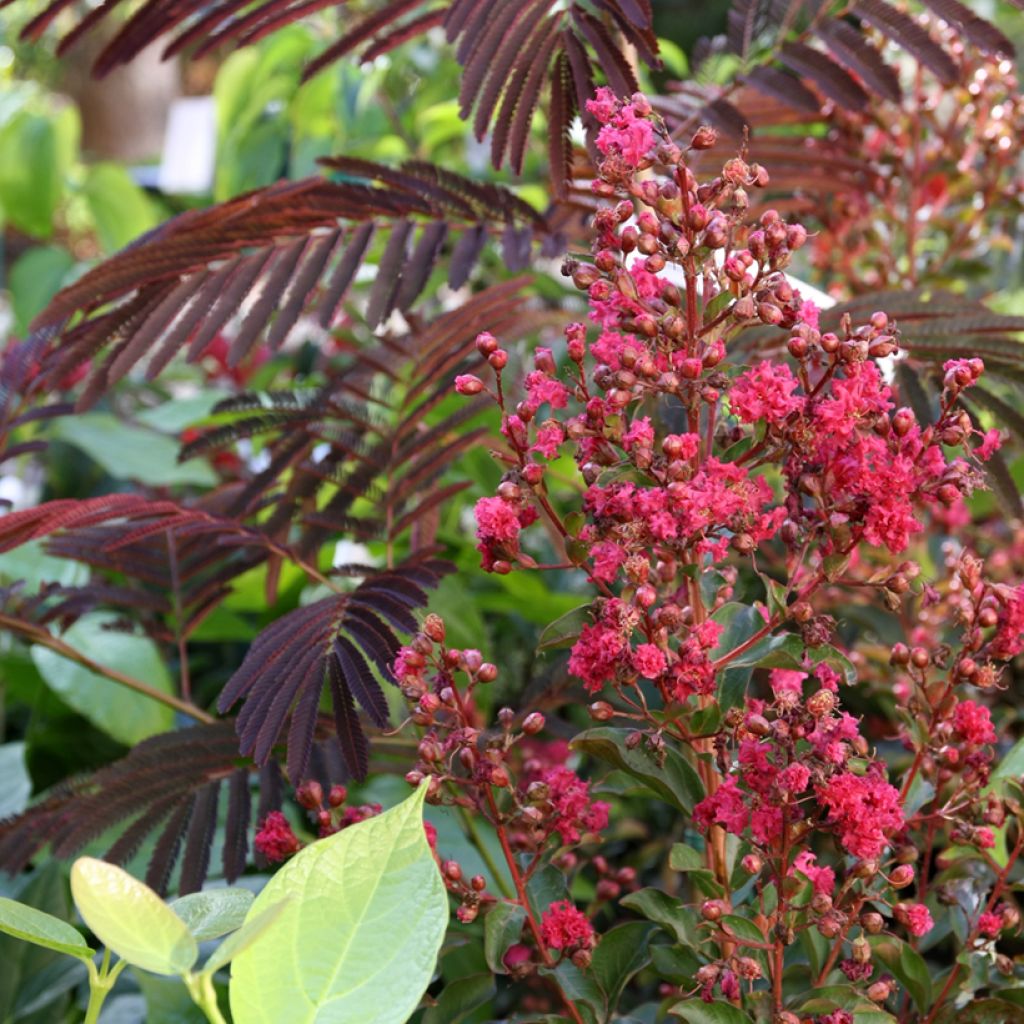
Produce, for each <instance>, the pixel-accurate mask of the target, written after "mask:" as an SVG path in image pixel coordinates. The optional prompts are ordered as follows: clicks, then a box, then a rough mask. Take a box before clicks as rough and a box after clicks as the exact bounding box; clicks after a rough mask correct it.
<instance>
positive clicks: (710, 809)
mask: <svg viewBox="0 0 1024 1024" xmlns="http://www.w3.org/2000/svg"><path fill="white" fill-rule="evenodd" d="M693 821H694V824H695V825H696V826H697V827H698V828H699V829H701V830H702V831H705V832H706V831H707V830H708V828H709V827H710V826H711V825H721V826H722V828H724V829H725V830H726V832H731V833H732V834H733V835H737V836H738V835H742V833H743V830H744V829H745V828H746V827H747V824H748V823H749V821H750V810H749V809H748V807H747V804H746V799H745V797H744V793H743V791H742V790H741V789H740V788H739V785H738V784H737V782H736V779H735V778H733V777H731V776H730V777H729V778H727V779H725V780H724V781H723V782H722V784H721V785H720V786H719V787H718V789H717V790H715V792H714V794H713V795H712V796H708V797H705V798H704V799H703V800H701V802H700V803H699V804H697V806H696V807H694V809H693Z"/></svg>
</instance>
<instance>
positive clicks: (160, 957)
mask: <svg viewBox="0 0 1024 1024" xmlns="http://www.w3.org/2000/svg"><path fill="white" fill-rule="evenodd" d="M71 895H72V897H73V898H74V901H75V906H76V907H78V912H79V913H80V914H81V915H82V920H83V921H85V923H86V924H87V925H88V926H89V928H90V929H91V930H92V931H93V933H94V934H95V935H96V937H97V938H98V939H99V940H100V941H101V942H102V943H103V944H104V945H105V946H106V947H107V948H108V949H109V950H110V951H111V952H112V953H116V954H117V955H118V956H119V957H121V959H123V960H127V961H128V963H130V964H133V965H134V966H135V967H141V968H142V969H143V970H146V971H152V972H153V973H154V974H184V973H185V972H186V971H188V970H190V969H191V968H192V965H193V964H194V963H195V962H196V958H197V957H198V956H199V947H198V946H197V945H196V940H195V938H193V936H192V933H191V932H190V931H189V930H188V925H186V924H185V922H184V921H183V920H182V919H181V918H180V917H178V915H177V914H175V913H174V911H173V910H171V908H170V907H169V906H168V905H167V904H166V903H164V901H163V900H162V899H160V897H159V896H158V895H157V894H156V893H155V892H153V890H152V889H150V888H149V886H148V885H143V884H142V882H139V881H137V880H136V879H134V878H132V876H131V875H129V874H128V872H127V871H123V870H122V869H121V868H119V867H116V866H115V865H113V864H107V863H105V862H104V861H101V860H96V859H94V858H93V857H80V858H79V859H78V860H76V861H75V863H74V866H73V867H72V868H71Z"/></svg>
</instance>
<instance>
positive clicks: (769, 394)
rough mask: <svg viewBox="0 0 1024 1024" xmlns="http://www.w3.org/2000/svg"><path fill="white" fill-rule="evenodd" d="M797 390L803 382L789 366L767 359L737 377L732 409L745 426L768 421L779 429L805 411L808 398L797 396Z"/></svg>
mask: <svg viewBox="0 0 1024 1024" xmlns="http://www.w3.org/2000/svg"><path fill="white" fill-rule="evenodd" d="M797 387H799V382H798V381H797V379H796V378H795V377H794V376H793V373H792V371H791V370H790V369H789V367H788V366H786V365H785V364H784V363H780V364H777V365H776V364H772V363H770V362H768V360H763V361H762V362H760V363H758V364H757V366H755V367H754V368H753V369H752V370H747V372H746V373H743V374H740V376H739V377H737V378H736V383H735V384H733V386H732V390H731V391H730V392H729V406H730V407H731V409H732V411H733V412H734V413H735V414H736V416H738V417H739V419H740V420H741V421H742V422H743V423H756V422H758V421H760V420H764V421H765V422H766V423H770V424H771V425H772V426H779V425H780V424H782V423H783V422H784V421H785V420H786V418H787V417H788V416H789V415H790V413H793V412H795V411H796V410H798V409H802V408H803V405H804V399H803V398H802V397H799V396H794V395H793V392H794V391H795V390H796V389H797Z"/></svg>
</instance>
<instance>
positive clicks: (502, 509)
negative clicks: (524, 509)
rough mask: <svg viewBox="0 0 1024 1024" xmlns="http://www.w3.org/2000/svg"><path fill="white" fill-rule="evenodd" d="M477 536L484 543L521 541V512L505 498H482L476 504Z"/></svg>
mask: <svg viewBox="0 0 1024 1024" xmlns="http://www.w3.org/2000/svg"><path fill="white" fill-rule="evenodd" d="M475 512H476V535H477V537H479V538H480V540H482V541H488V542H490V541H515V540H518V539H519V530H520V525H519V512H518V510H517V509H516V507H515V506H514V505H513V504H512V503H511V502H509V501H505V499H504V498H481V499H480V500H479V501H478V502H477V503H476V509H475Z"/></svg>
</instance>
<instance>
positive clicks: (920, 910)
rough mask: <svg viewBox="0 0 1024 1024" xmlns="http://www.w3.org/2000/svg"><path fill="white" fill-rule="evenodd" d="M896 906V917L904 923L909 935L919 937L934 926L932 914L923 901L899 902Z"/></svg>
mask: <svg viewBox="0 0 1024 1024" xmlns="http://www.w3.org/2000/svg"><path fill="white" fill-rule="evenodd" d="M897 908H898V911H899V912H898V913H897V919H898V920H899V921H900V922H901V923H902V924H904V925H906V928H907V931H908V932H910V934H911V935H914V936H917V937H920V936H922V935H926V934H927V933H928V932H930V931H931V930H932V928H934V927H935V922H934V921H933V920H932V915H931V913H930V912H929V910H928V908H927V907H926V906H925V905H924V904H923V903H901V904H897Z"/></svg>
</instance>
